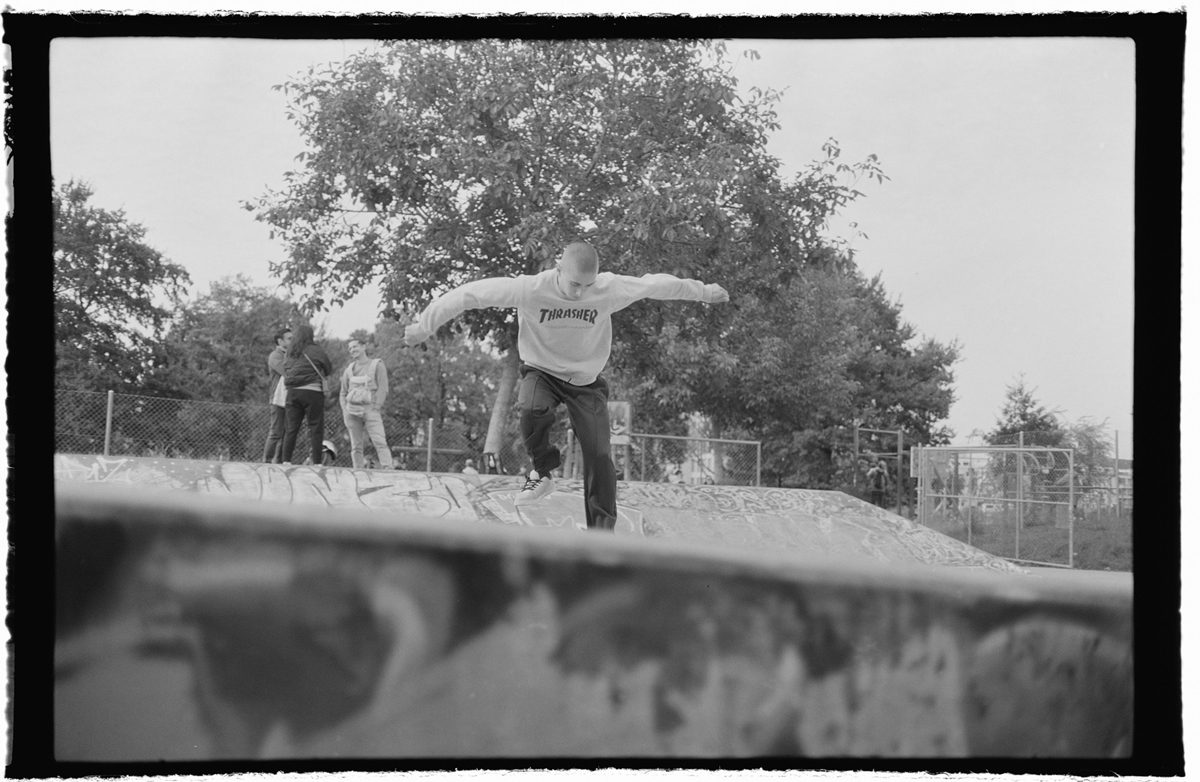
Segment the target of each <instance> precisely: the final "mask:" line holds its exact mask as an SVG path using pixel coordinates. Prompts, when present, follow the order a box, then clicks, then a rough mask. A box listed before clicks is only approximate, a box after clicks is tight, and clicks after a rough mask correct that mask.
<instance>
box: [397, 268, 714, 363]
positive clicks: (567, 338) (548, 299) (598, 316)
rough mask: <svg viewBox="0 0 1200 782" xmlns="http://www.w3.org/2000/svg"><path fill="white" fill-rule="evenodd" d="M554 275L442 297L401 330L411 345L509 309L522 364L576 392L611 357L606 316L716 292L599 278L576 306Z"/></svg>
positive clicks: (493, 282)
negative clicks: (482, 313)
mask: <svg viewBox="0 0 1200 782" xmlns="http://www.w3.org/2000/svg"><path fill="white" fill-rule="evenodd" d="M557 274H558V270H557V269H547V270H546V271H544V272H541V273H540V274H523V275H521V276H519V277H491V278H489V279H486V280H477V281H475V282H469V283H467V284H466V285H463V286H461V287H458V288H455V289H454V290H452V291H450V292H448V293H445V294H443V295H441V296H439V297H438V298H436V299H434V300H433V302H432V303H431V304H430V305H429V306H428V307H426V308H425V311H424V312H422V313H421V315H420V316H419V317H418V318H417V322H416V323H414V324H412V325H411V326H408V327H407V328H406V329H405V337H406V338H407V341H408V343H409V344H418V343H420V342H424V341H425V340H427V339H429V337H430V336H431V335H432V334H433V333H434V332H435V331H437V330H438V328H440V327H441V326H442V324H444V323H446V322H447V321H449V320H450V319H452V318H454V317H456V316H458V315H459V314H461V313H462V312H463V311H464V310H476V309H485V308H487V307H516V308H517V328H518V331H519V336H518V338H517V348H518V350H519V352H520V355H521V360H522V361H524V362H525V363H526V364H528V365H529V366H531V367H534V368H536V369H540V370H542V371H543V372H547V373H549V374H551V375H553V376H554V377H557V378H559V379H560V380H565V381H567V382H568V383H570V384H572V385H576V386H586V385H588V384H590V383H592V382H593V381H595V379H596V377H597V376H598V375H599V374H600V371H601V370H602V369H604V365H605V364H607V363H608V356H609V354H610V353H611V352H612V320H611V317H612V314H613V313H614V312H617V311H618V310H622V309H624V308H625V307H628V306H629V305H630V304H632V303H633V302H635V301H637V300H639V299H685V300H689V301H703V302H709V303H711V302H713V301H714V300H715V298H716V296H717V295H718V294H717V292H718V291H719V290H720V287H719V286H717V285H705V284H704V283H702V282H700V281H699V280H684V279H680V278H679V277H675V276H673V275H670V274H645V275H643V276H641V277H630V276H627V275H624V274H613V273H612V272H601V273H600V274H597V275H596V282H595V284H594V285H592V286H591V287H589V288H586V289H585V290H584V293H583V296H581V297H580V298H579V299H577V300H573V299H568V298H566V297H565V296H563V295H562V293H561V292H560V291H559V289H558V284H557V281H556V276H557Z"/></svg>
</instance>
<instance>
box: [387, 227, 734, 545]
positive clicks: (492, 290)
mask: <svg viewBox="0 0 1200 782" xmlns="http://www.w3.org/2000/svg"><path fill="white" fill-rule="evenodd" d="M599 269H600V262H599V256H598V255H597V253H596V250H595V249H594V248H593V247H592V246H591V245H590V244H587V243H586V242H573V243H571V244H568V245H567V246H566V247H565V248H564V249H563V252H562V255H561V257H560V258H559V259H558V263H557V264H556V265H555V266H554V267H552V268H550V269H547V270H545V271H543V272H541V273H540V274H528V275H521V276H519V277H492V278H488V279H484V280H476V281H475V282H469V283H467V284H466V285H463V286H461V287H458V288H455V289H454V290H452V291H450V292H448V293H445V294H443V295H442V296H439V297H438V298H437V299H435V300H434V301H433V302H432V303H431V304H430V305H429V306H428V307H426V308H425V311H424V312H422V313H421V314H420V316H418V318H417V321H416V322H415V323H413V324H412V325H410V326H408V327H407V328H406V329H405V331H404V341H405V344H406V345H409V346H413V345H419V344H420V343H422V342H424V341H425V340H426V339H428V338H429V337H430V336H431V335H432V334H433V333H434V332H435V331H437V330H438V328H439V327H441V326H442V324H444V323H446V322H447V321H449V320H451V319H452V318H454V317H456V316H458V315H459V314H460V313H462V312H463V311H464V310H469V309H484V308H487V307H515V308H516V310H517V328H518V338H517V347H518V350H519V353H520V356H521V362H522V363H521V367H520V378H521V380H520V383H521V384H520V388H519V390H518V392H517V406H518V408H519V410H520V414H521V436H522V438H523V440H524V442H525V450H526V451H527V452H528V453H529V457H530V459H531V460H532V462H533V470H532V471H530V473H529V474H528V476H527V480H526V481H525V485H524V487H523V488H522V489H521V491H520V492H519V493H518V495H517V498H516V500H515V503H516V505H517V506H525V505H529V504H531V503H534V502H536V501H538V500H540V499H541V498H542V497H545V496H546V495H547V494H549V493H550V492H552V491H553V490H554V478H553V476H552V471H553V470H555V469H556V468H558V467H559V466H560V465H561V464H562V457H561V454H560V453H559V451H558V448H556V447H554V446H552V445H551V444H550V428H551V426H552V425H553V424H554V410H555V408H556V407H558V405H559V404H565V405H566V406H567V412H568V414H569V415H570V417H571V428H572V429H574V431H575V436H576V438H577V439H578V441H579V445H580V449H581V451H582V453H583V492H584V514H585V516H586V517H587V526H588V528H589V529H601V530H612V529H613V527H614V526H615V525H616V523H617V474H616V470H615V468H614V467H613V463H612V457H611V456H610V455H609V421H608V384H607V383H606V382H605V381H604V379H603V378H602V377H600V371H601V370H602V369H604V365H605V364H606V363H608V357H609V353H610V352H611V350H612V321H611V316H612V314H613V313H614V312H617V311H618V310H621V309H624V308H625V307H628V306H629V305H630V304H632V303H633V302H635V301H638V300H639V299H684V300H690V301H701V302H704V303H706V304H716V303H719V302H725V301H729V294H728V293H727V292H726V291H725V289H724V288H722V287H721V286H720V285H716V284H712V283H710V284H705V283H703V282H700V281H699V280H685V279H680V278H679V277H675V276H673V275H670V274H646V275H643V276H641V277H631V276H627V275H623V274H613V273H612V272H604V273H600V270H599Z"/></svg>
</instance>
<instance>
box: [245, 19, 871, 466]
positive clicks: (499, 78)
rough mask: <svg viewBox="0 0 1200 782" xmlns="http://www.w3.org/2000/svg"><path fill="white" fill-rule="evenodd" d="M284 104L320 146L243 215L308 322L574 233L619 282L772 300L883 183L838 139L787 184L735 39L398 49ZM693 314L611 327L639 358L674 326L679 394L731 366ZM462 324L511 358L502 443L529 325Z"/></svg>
mask: <svg viewBox="0 0 1200 782" xmlns="http://www.w3.org/2000/svg"><path fill="white" fill-rule="evenodd" d="M280 88H281V89H283V90H284V91H285V92H286V93H287V94H288V96H289V97H290V99H291V109H290V112H289V114H290V116H291V117H292V118H293V119H294V120H295V121H296V123H297V124H298V126H299V128H300V129H301V131H302V133H303V134H304V137H305V139H306V141H307V145H308V149H306V150H304V151H302V152H301V153H300V154H299V155H298V156H297V159H298V162H299V163H300V166H299V170H298V171H295V172H291V173H289V174H287V176H286V187H285V188H284V189H283V190H282V191H279V192H269V193H267V194H266V195H264V196H262V197H260V198H258V199H257V200H255V201H253V202H251V203H248V204H247V208H249V209H251V210H252V211H254V212H255V213H256V216H257V217H258V219H260V220H262V221H264V222H266V223H267V224H269V225H270V226H271V227H272V230H273V232H274V233H275V234H276V235H277V236H279V237H280V238H281V239H282V240H283V242H284V244H285V245H286V247H287V251H288V252H287V258H286V260H285V261H283V262H281V263H280V264H279V265H278V266H277V267H276V268H275V269H274V271H275V272H276V273H277V274H278V275H279V277H280V278H281V279H282V280H283V281H284V282H286V283H288V284H290V285H294V286H296V287H297V288H300V289H303V288H308V289H312V290H317V291H321V294H320V295H315V296H311V297H309V298H308V299H307V300H305V301H304V302H303V304H304V305H305V306H307V307H309V308H312V309H319V308H321V307H323V306H324V305H325V304H326V303H327V302H328V303H336V302H338V301H341V300H343V299H345V298H347V297H348V296H350V295H352V294H354V293H356V292H357V291H359V290H360V289H362V288H363V287H364V286H365V285H366V284H368V283H369V282H371V281H380V282H381V283H382V285H383V289H384V291H385V302H384V303H385V305H386V307H385V308H386V310H387V312H388V313H390V314H393V315H395V314H397V313H398V311H399V310H401V309H408V310H409V311H411V310H412V309H414V308H417V307H420V306H423V305H424V304H425V303H427V302H428V301H429V300H430V299H431V298H432V297H433V296H435V295H437V294H438V293H440V292H443V291H445V290H447V289H449V288H450V287H452V286H455V285H457V284H460V283H462V282H465V281H468V280H471V279H476V278H479V277H485V276H510V275H515V274H522V273H534V272H537V271H539V270H540V269H542V268H543V267H544V265H545V264H546V263H547V262H549V261H551V260H552V259H553V258H554V257H555V256H556V254H557V253H558V251H559V249H560V248H561V246H562V245H563V244H564V243H565V242H567V241H570V240H572V239H576V238H586V239H588V240H590V241H591V242H592V243H593V244H595V245H596V246H597V248H598V249H599V250H600V253H601V258H602V263H603V264H604V266H605V268H606V269H608V270H611V271H616V272H621V273H627V274H641V273H645V272H650V271H666V272H671V273H675V274H678V275H681V276H688V277H696V278H700V279H706V280H711V281H719V282H721V283H722V284H723V285H725V286H726V288H727V289H729V290H730V292H731V294H732V295H733V296H734V297H735V299H741V300H742V301H747V302H759V301H763V302H769V301H771V300H773V299H774V298H775V297H776V296H778V292H779V291H780V290H781V289H782V288H786V287H787V286H788V285H789V284H790V282H791V281H792V280H793V278H795V277H796V275H797V274H798V273H799V271H800V270H801V269H802V268H803V267H804V265H805V263H806V259H807V258H809V257H813V256H814V255H815V253H816V252H817V250H818V249H819V248H820V247H822V246H823V244H824V241H823V239H822V231H823V229H824V227H825V224H826V220H827V218H828V217H829V216H830V215H831V214H833V213H834V212H836V211H837V210H838V209H839V208H841V207H842V206H844V205H845V204H847V203H848V202H849V201H851V200H852V199H853V198H855V197H856V196H857V195H859V193H858V191H857V190H856V189H855V184H856V182H857V181H859V180H861V179H863V178H869V179H875V180H878V181H882V179H883V174H882V172H881V171H880V170H879V167H878V165H877V162H876V161H875V159H874V157H873V156H872V157H870V158H868V159H867V160H866V161H863V162H861V163H857V164H853V165H850V164H846V163H844V162H841V161H839V159H838V149H837V147H836V144H833V143H831V144H829V145H827V146H826V148H825V156H824V158H823V159H821V160H819V161H818V162H817V163H815V164H814V165H813V166H812V167H810V168H809V169H807V170H805V171H804V172H802V173H801V174H799V175H798V176H797V177H796V178H795V179H794V180H792V181H790V182H785V181H783V180H782V178H781V177H780V175H779V173H778V170H779V164H778V161H777V160H775V159H774V158H773V157H771V156H770V155H769V154H767V152H766V150H765V147H766V141H767V138H768V135H769V133H770V132H771V131H773V130H775V129H776V128H777V127H778V124H777V122H776V117H775V113H774V108H773V106H774V102H775V95H774V94H772V93H770V92H762V91H758V90H751V91H749V92H748V93H747V94H748V96H749V97H743V95H742V94H740V93H739V91H738V89H737V84H736V81H735V80H734V78H733V77H732V76H731V74H730V68H729V65H728V62H727V60H726V52H725V46H724V44H721V43H712V42H705V41H682V40H584V41H571V42H561V41H496V40H477V41H457V42H437V41H397V42H391V43H389V44H386V45H385V46H384V47H383V48H382V50H381V51H379V52H374V53H364V54H360V55H357V56H354V57H352V58H351V59H349V60H348V61H346V62H345V63H342V64H340V65H334V66H331V67H329V68H325V69H322V70H317V69H315V68H314V69H312V70H310V72H309V73H308V74H307V76H305V77H303V78H299V79H296V80H293V81H291V82H288V83H287V84H284V85H281V87H280ZM698 307H699V305H691V308H690V309H684V308H681V305H673V304H666V305H661V304H658V303H648V304H646V305H645V306H642V307H640V313H639V315H640V316H639V317H637V318H624V319H620V320H619V322H618V333H617V340H618V342H625V343H627V344H635V345H636V344H642V343H647V342H651V343H652V342H655V341H656V333H657V332H656V329H657V327H656V325H655V324H657V323H658V322H659V321H660V320H663V321H666V320H669V321H671V322H673V323H675V324H677V325H678V331H677V334H676V338H675V339H674V340H673V343H674V344H673V346H672V347H671V348H670V350H671V351H673V353H674V354H675V356H676V358H677V360H676V361H674V362H673V364H672V368H674V369H684V368H690V371H679V372H675V373H674V375H673V376H672V377H674V378H675V379H674V380H672V379H671V378H668V377H662V378H660V380H661V383H660V389H659V390H660V393H661V395H662V396H663V397H665V398H667V399H676V400H680V401H681V402H682V401H683V400H685V399H686V398H687V397H688V395H689V394H690V393H691V392H690V391H689V389H688V385H689V384H691V383H692V381H693V380H694V378H695V377H696V376H698V375H703V374H704V372H705V370H706V369H707V368H710V367H713V366H714V365H719V364H722V363H725V364H729V362H730V361H734V362H736V361H737V359H736V358H732V359H731V358H730V352H729V350H728V349H727V346H726V345H724V344H723V342H722V340H721V338H720V337H721V334H722V333H723V331H724V330H725V329H726V328H727V327H728V324H729V323H730V322H732V321H733V320H736V319H737V317H738V315H737V313H736V308H730V310H729V311H728V312H722V311H721V310H720V309H717V310H712V311H710V312H706V313H701V312H700V311H698V309H697V308H698ZM655 312H667V313H670V317H669V318H666V317H665V316H664V318H659V317H658V316H656V315H655V314H654V313H655ZM702 315H703V316H704V317H702ZM462 322H463V323H464V324H465V325H466V327H467V329H468V330H469V332H470V334H471V335H472V336H474V337H476V338H479V339H488V340H490V341H491V343H492V344H494V345H495V346H496V347H497V348H498V349H499V350H500V351H502V352H505V353H506V355H507V357H508V360H507V361H506V363H505V374H504V375H503V377H502V379H501V381H500V383H499V386H498V389H497V395H496V406H495V408H494V415H493V419H492V427H491V434H493V435H497V434H498V432H499V431H500V426H499V423H500V422H502V420H503V417H504V416H503V412H504V411H505V410H506V408H507V406H508V403H509V402H510V401H511V389H512V384H513V382H514V381H515V358H516V356H515V350H512V348H513V346H514V344H515V334H516V323H515V317H514V314H513V313H512V312H507V311H500V312H497V311H477V312H471V313H468V314H466V315H465V316H464V317H463V319H462ZM635 355H649V354H644V353H638V354H635ZM490 439H493V438H490ZM494 445H495V442H494V439H493V442H492V443H490V444H489V447H494Z"/></svg>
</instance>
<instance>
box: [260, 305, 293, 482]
mask: <svg viewBox="0 0 1200 782" xmlns="http://www.w3.org/2000/svg"><path fill="white" fill-rule="evenodd" d="M291 344H292V330H291V329H286V328H285V329H281V330H279V331H277V332H275V349H274V350H272V351H271V352H270V353H268V354H267V370H268V371H269V372H270V373H271V382H270V391H269V392H268V393H269V396H268V397H267V398H268V399H270V400H271V428H270V429H269V430H268V431H267V442H266V444H265V445H264V446H263V461H264V462H272V463H274V464H279V462H280V458H279V456H280V454H281V453H282V452H283V416H284V409H285V408H286V406H287V387H286V386H285V385H284V384H283V367H284V364H286V363H287V349H288V348H289V347H290V346H291Z"/></svg>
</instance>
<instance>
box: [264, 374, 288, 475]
mask: <svg viewBox="0 0 1200 782" xmlns="http://www.w3.org/2000/svg"><path fill="white" fill-rule="evenodd" d="M279 382H280V383H282V382H283V381H282V380H280V381H279ZM268 407H270V408H271V428H270V429H269V430H268V431H267V444H266V445H264V446H263V461H264V462H274V463H275V464H278V463H279V462H280V461H282V460H281V459H280V458H279V455H280V454H281V453H283V418H284V415H285V414H286V410H285V408H282V407H280V406H279V405H268Z"/></svg>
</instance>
